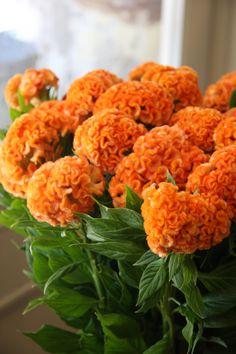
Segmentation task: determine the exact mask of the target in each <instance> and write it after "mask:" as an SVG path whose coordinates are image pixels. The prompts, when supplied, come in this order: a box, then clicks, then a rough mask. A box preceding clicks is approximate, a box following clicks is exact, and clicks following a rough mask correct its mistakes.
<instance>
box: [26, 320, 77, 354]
mask: <svg viewBox="0 0 236 354" xmlns="http://www.w3.org/2000/svg"><path fill="white" fill-rule="evenodd" d="M24 334H25V335H26V336H27V337H29V338H31V339H33V341H34V342H36V343H37V344H38V345H40V347H41V348H42V349H43V350H44V351H46V352H49V353H57V354H60V353H70V354H74V353H78V351H79V349H81V345H80V337H79V336H78V335H77V334H75V333H72V332H69V331H65V330H63V329H60V328H57V327H53V326H49V325H44V326H42V327H41V328H40V329H39V330H38V331H37V332H26V333H24Z"/></svg>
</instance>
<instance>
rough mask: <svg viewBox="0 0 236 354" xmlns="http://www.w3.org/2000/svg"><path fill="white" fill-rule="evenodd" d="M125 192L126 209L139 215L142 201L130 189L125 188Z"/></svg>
mask: <svg viewBox="0 0 236 354" xmlns="http://www.w3.org/2000/svg"><path fill="white" fill-rule="evenodd" d="M125 191H126V208H128V209H132V210H134V211H137V212H138V213H140V210H141V205H142V203H143V200H142V199H141V198H140V197H139V196H138V194H136V193H135V192H134V191H133V190H132V189H131V188H129V187H128V186H125Z"/></svg>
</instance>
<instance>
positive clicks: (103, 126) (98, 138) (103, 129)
mask: <svg viewBox="0 0 236 354" xmlns="http://www.w3.org/2000/svg"><path fill="white" fill-rule="evenodd" d="M146 132H147V130H146V128H145V127H144V126H143V125H142V124H137V123H136V122H135V121H134V120H133V119H132V117H130V116H129V115H127V114H126V113H123V112H121V111H118V110H116V109H107V110H104V111H101V112H99V113H97V114H95V115H94V116H93V117H91V118H89V119H87V120H86V121H85V122H84V123H83V124H82V125H81V126H80V127H79V128H78V129H77V131H76V133H75V138H74V149H75V152H76V154H78V153H80V152H81V151H82V152H83V153H84V154H85V156H86V157H87V158H88V159H89V161H91V162H92V163H93V164H94V165H96V166H99V167H100V168H101V169H102V171H103V172H108V173H113V172H114V170H115V167H116V166H117V164H118V163H119V162H120V161H121V160H122V158H123V157H124V156H125V153H126V152H128V151H129V150H130V149H132V147H133V144H134V143H135V141H136V140H137V138H138V137H139V136H141V135H143V134H145V133H146Z"/></svg>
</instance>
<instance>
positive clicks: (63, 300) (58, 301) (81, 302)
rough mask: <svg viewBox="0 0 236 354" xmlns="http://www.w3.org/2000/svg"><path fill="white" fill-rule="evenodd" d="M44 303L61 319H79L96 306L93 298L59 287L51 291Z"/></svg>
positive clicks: (96, 302)
mask: <svg viewBox="0 0 236 354" xmlns="http://www.w3.org/2000/svg"><path fill="white" fill-rule="evenodd" d="M44 301H45V303H46V304H48V305H49V306H50V307H52V308H53V309H54V310H55V311H56V312H57V313H58V315H59V316H62V317H81V316H83V315H84V314H85V313H86V312H87V311H88V310H89V309H92V308H95V307H96V305H97V304H98V300H97V299H95V298H93V297H90V296H85V295H82V294H80V293H79V292H78V291H74V290H70V289H66V288H61V287H60V288H57V289H56V290H53V292H52V293H50V294H49V295H48V296H46V297H45V300H44Z"/></svg>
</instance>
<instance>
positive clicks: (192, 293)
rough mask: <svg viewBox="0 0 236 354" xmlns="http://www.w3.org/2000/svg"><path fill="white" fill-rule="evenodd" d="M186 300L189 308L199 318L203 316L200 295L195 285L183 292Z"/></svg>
mask: <svg viewBox="0 0 236 354" xmlns="http://www.w3.org/2000/svg"><path fill="white" fill-rule="evenodd" d="M184 295H185V298H186V301H187V304H188V306H189V307H190V308H191V310H192V311H193V312H194V313H195V314H196V315H197V316H198V317H200V318H204V304H203V299H202V295H201V293H200V290H199V289H198V287H197V286H191V287H189V288H188V289H186V290H185V292H184Z"/></svg>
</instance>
